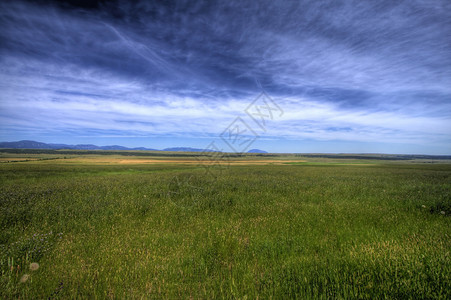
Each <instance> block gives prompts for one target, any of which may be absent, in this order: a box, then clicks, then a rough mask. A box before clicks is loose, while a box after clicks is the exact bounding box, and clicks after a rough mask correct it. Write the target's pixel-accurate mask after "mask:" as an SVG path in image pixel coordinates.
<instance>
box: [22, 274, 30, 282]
mask: <svg viewBox="0 0 451 300" xmlns="http://www.w3.org/2000/svg"><path fill="white" fill-rule="evenodd" d="M28 278H30V275H28V274H24V275H23V276H22V278H20V282H21V283H25V282H26V281H27V280H28Z"/></svg>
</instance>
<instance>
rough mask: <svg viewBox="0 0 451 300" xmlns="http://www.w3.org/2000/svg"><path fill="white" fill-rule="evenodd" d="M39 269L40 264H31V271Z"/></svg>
mask: <svg viewBox="0 0 451 300" xmlns="http://www.w3.org/2000/svg"><path fill="white" fill-rule="evenodd" d="M37 269H39V264H38V263H35V262H34V263H31V264H30V270H31V271H36V270H37Z"/></svg>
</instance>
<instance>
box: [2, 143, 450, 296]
mask: <svg viewBox="0 0 451 300" xmlns="http://www.w3.org/2000/svg"><path fill="white" fill-rule="evenodd" d="M110 154H111V155H98V154H93V153H88V154H84V155H83V154H80V153H62V152H60V153H58V152H55V153H31V154H30V153H29V154H20V155H19V154H17V153H9V154H8V153H3V154H2V155H3V156H2V157H1V158H2V160H1V162H0V170H1V172H0V228H1V231H0V270H1V271H0V272H1V273H0V298H2V299H9V298H20V299H44V298H45V299H48V298H52V299H66V298H85V299H92V298H100V299H124V298H129V299H135V298H136V299H180V298H182V299H184V298H196V299H197V298H201V299H207V298H208V299H209V298H222V299H231V298H237V299H238V298H239V299H257V298H258V299H271V298H272V299H281V298H282V299H283V298H300V299H310V298H312V299H330V298H334V299H335V298H336V299H340V298H358V299H374V298H388V299H450V298H451V276H450V274H451V256H450V251H451V250H450V249H451V218H450V215H451V164H450V163H449V162H440V161H438V162H437V161H419V160H408V161H406V160H380V159H371V157H369V158H368V157H366V158H364V159H359V158H358V157H357V158H355V157H354V158H349V159H336V158H335V159H334V158H327V157H326V158H324V157H302V156H255V155H254V156H252V155H250V156H244V157H235V158H234V160H232V161H231V163H230V165H229V166H227V167H226V166H223V167H217V169H215V172H214V173H207V172H206V171H205V168H204V167H203V166H200V165H199V164H198V163H195V162H196V160H195V158H194V157H193V156H189V155H184V156H174V157H172V158H171V159H168V157H167V156H166V157H159V156H156V155H153V154H152V155H149V157H146V156H143V155H140V156H137V155H136V156H134V155H133V153H132V154H130V155H128V156H121V155H118V153H110ZM190 160H191V161H190ZM31 263H37V264H38V265H36V264H33V265H32V266H31V269H30V264H31ZM37 266H38V267H37Z"/></svg>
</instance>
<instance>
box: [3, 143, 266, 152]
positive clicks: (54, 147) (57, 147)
mask: <svg viewBox="0 0 451 300" xmlns="http://www.w3.org/2000/svg"><path fill="white" fill-rule="evenodd" d="M0 148H9V149H51V150H61V149H71V150H142V151H171V152H204V151H205V152H214V151H213V150H209V149H199V148H191V147H173V148H165V149H163V150H158V149H153V148H145V147H135V148H128V147H124V146H119V145H111V146H96V145H92V144H78V145H66V144H47V143H41V142H36V141H27V140H24V141H18V142H0ZM248 153H268V152H266V151H263V150H260V149H252V150H249V151H248Z"/></svg>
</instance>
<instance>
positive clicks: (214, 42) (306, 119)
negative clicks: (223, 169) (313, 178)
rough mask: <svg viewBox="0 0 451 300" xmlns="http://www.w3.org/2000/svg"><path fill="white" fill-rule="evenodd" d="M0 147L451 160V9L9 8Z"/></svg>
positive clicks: (0, 34) (349, 4) (0, 22)
mask: <svg viewBox="0 0 451 300" xmlns="http://www.w3.org/2000/svg"><path fill="white" fill-rule="evenodd" d="M0 28H1V30H0V141H18V140H24V139H28V140H35V141H40V142H47V143H66V144H88V143H92V144H96V145H102V146H103V145H122V146H128V147H140V146H142V147H148V148H154V149H162V148H166V147H182V146H183V147H196V148H209V147H210V148H215V149H217V150H221V151H226V152H244V151H247V150H249V149H252V148H259V149H263V150H266V151H268V152H288V153H293V152H296V153H312V152H314V153H399V154H451V37H450V34H451V2H450V1H448V0H443V1H441V0H437V1H436V0H428V1H418V0H407V1H391V0H389V1H360V0H359V1H352V0H347V1H274V0H270V1H269V0H268V1H266V0H259V1H243V0H239V1H234V0H227V1H1V2H0Z"/></svg>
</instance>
